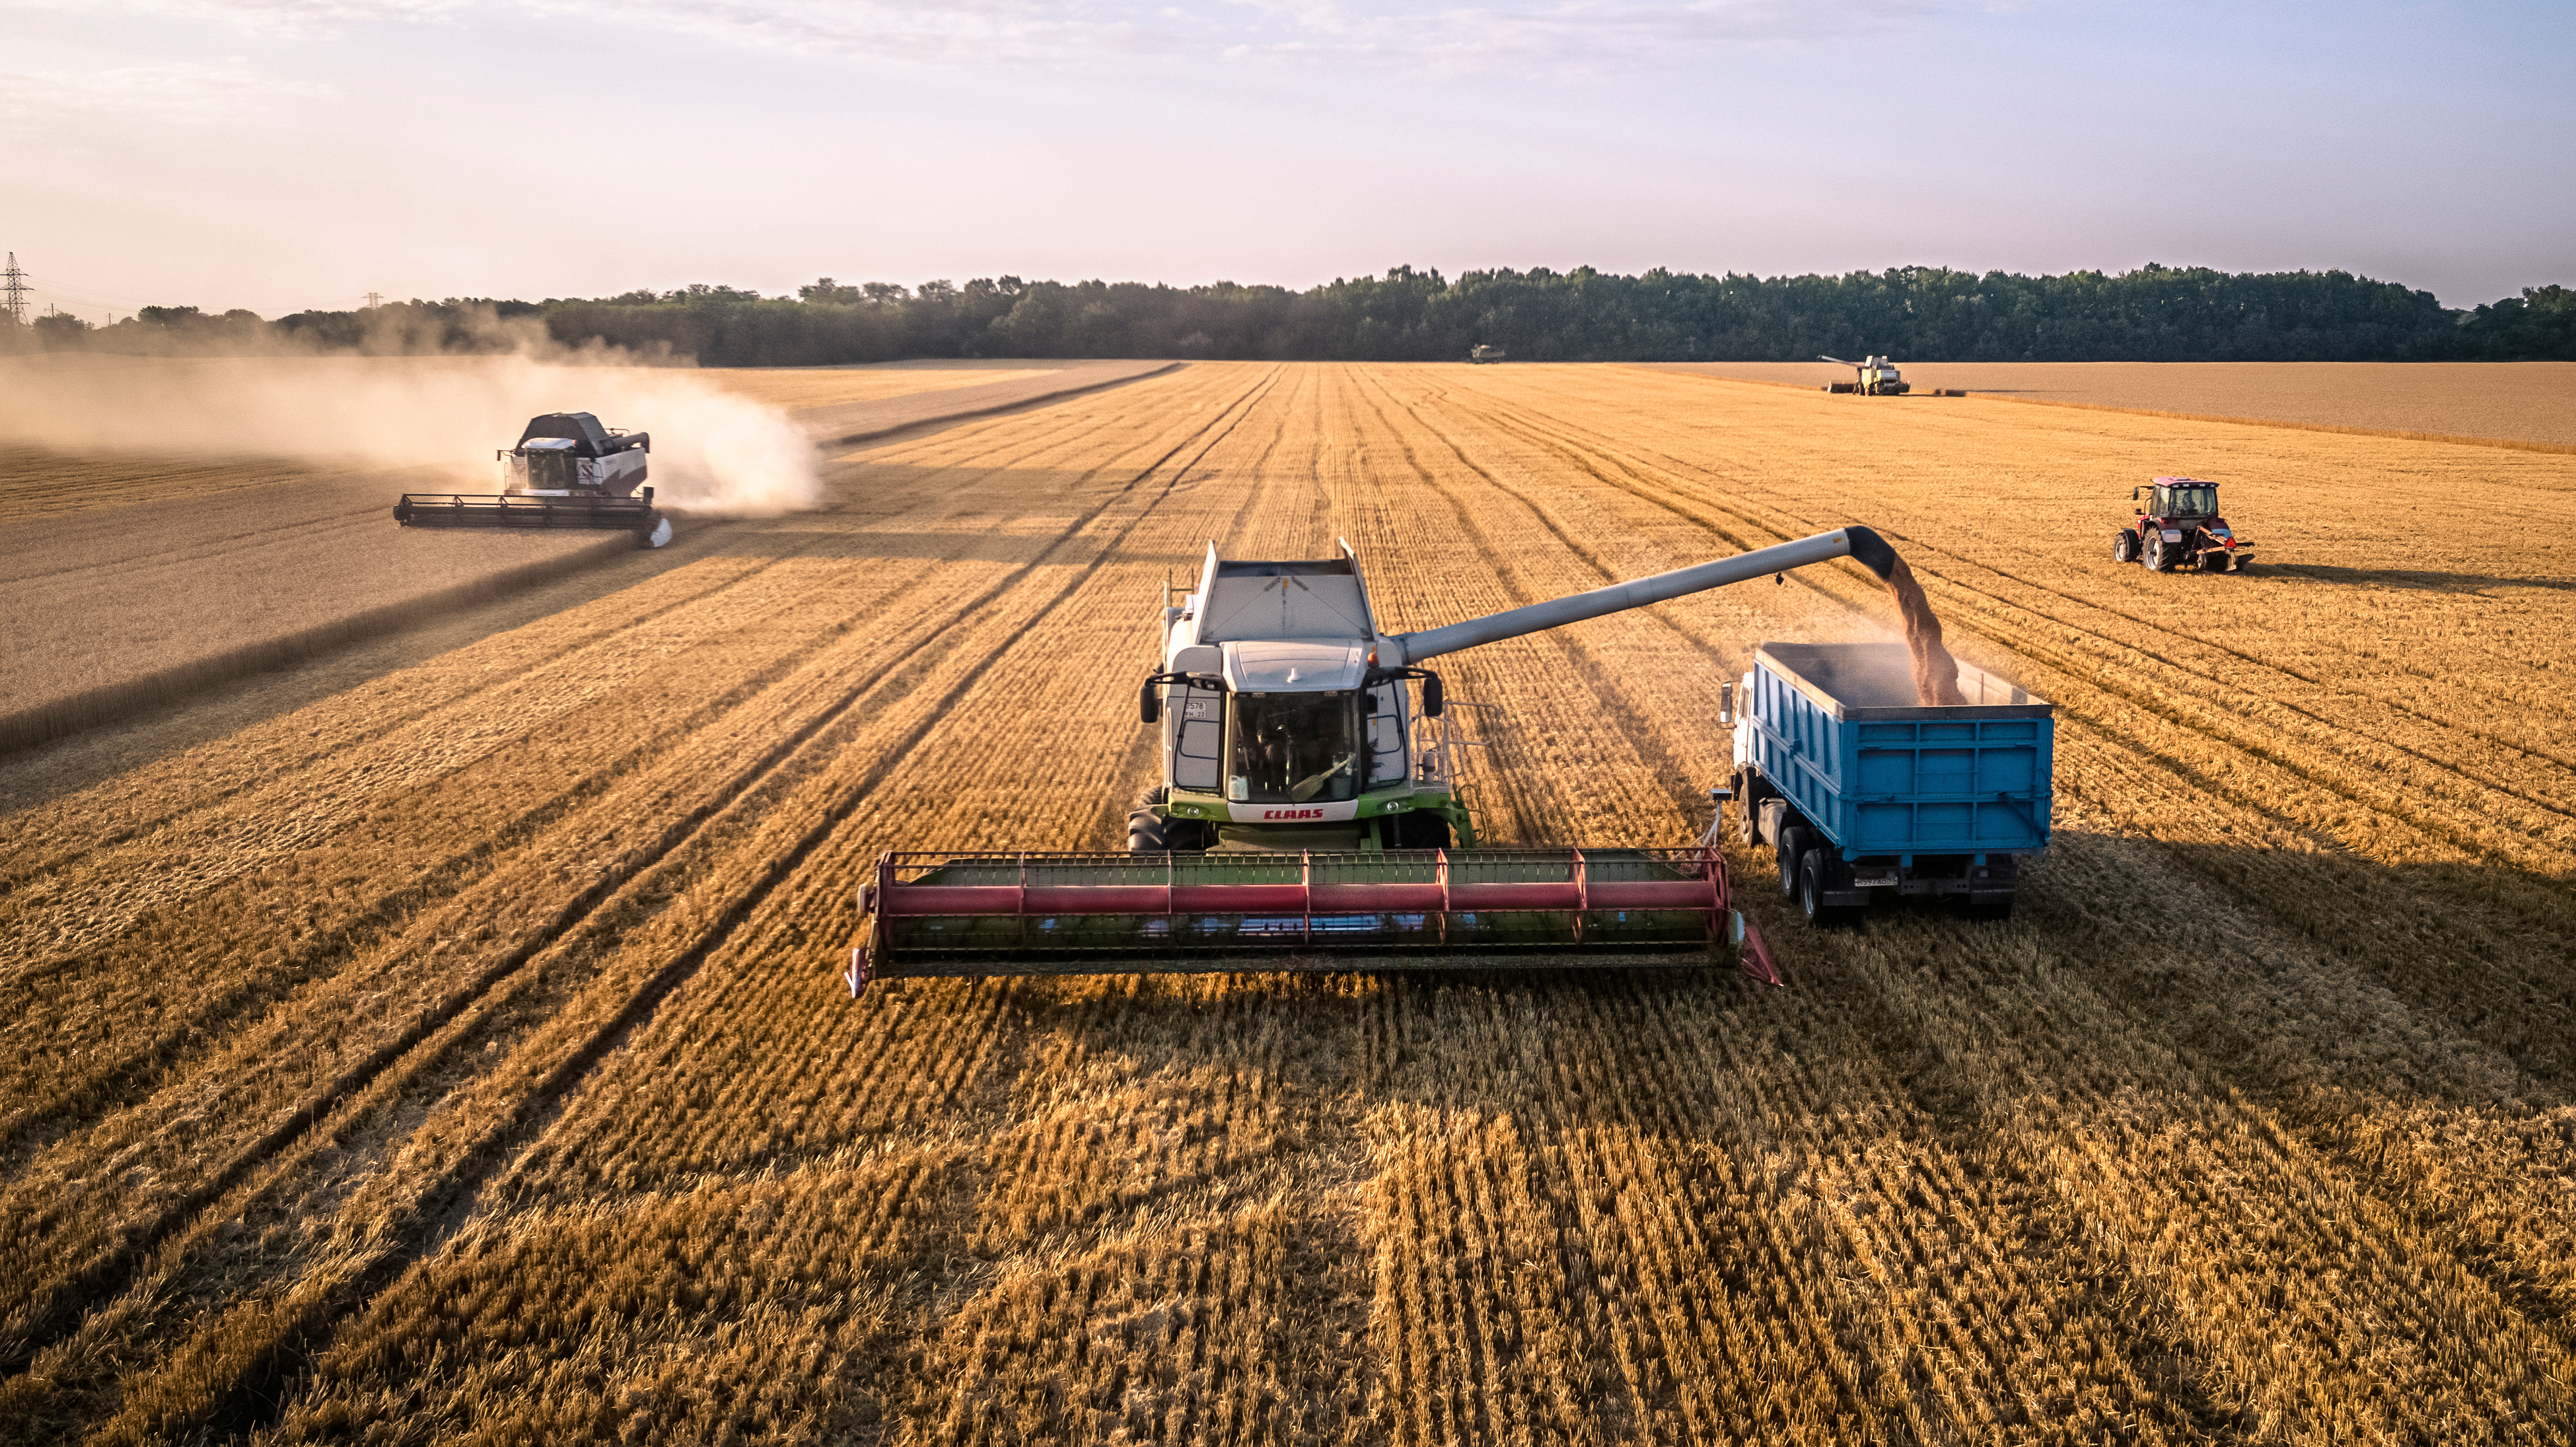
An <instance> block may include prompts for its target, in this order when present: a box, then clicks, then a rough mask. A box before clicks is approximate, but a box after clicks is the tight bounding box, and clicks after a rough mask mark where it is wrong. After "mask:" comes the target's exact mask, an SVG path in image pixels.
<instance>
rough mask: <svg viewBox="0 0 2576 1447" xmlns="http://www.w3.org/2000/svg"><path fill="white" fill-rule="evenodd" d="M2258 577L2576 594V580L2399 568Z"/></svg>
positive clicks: (2299, 567) (2275, 572)
mask: <svg viewBox="0 0 2576 1447" xmlns="http://www.w3.org/2000/svg"><path fill="white" fill-rule="evenodd" d="M2257 567H2258V571H2259V575H2260V576H2262V577H2266V578H2280V579H2285V580H2297V581H2300V582H2309V583H2341V584H2345V585H2347V586H2355V587H2372V588H2406V589H2413V590H2421V591H2426V592H2436V593H2474V592H2479V591H2481V590H2483V589H2487V588H2548V589H2551V590H2553V591H2556V592H2562V593H2564V592H2576V579H2568V578H2501V577H2497V576H2495V575H2494V574H2492V573H2437V572H2426V571H2421V570H2409V569H2403V568H2345V567H2338V566H2336V565H2334V564H2332V563H2260V562H2258V564H2257Z"/></svg>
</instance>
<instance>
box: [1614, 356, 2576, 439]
mask: <svg viewBox="0 0 2576 1447" xmlns="http://www.w3.org/2000/svg"><path fill="white" fill-rule="evenodd" d="M1897 361H1898V362H1899V363H1900V365H1901V366H1902V367H1903V369H1904V372H1905V380H1906V381H1907V382H1908V383H1910V384H1911V385H1912V386H1913V387H1914V388H1915V390H1916V391H1918V392H1929V391H1931V390H1932V389H1934V388H1937V387H1955V388H1960V389H1962V390H1965V391H1967V392H1969V393H1971V394H1972V395H1974V396H1976V397H1978V398H1980V399H1985V400H1993V399H1998V398H2000V399H2006V400H2012V401H2024V402H2043V403H2057V404H2073V405H2076V406H2083V407H2122V408H2135V409H2138V410H2141V411H2148V412H2178V413H2184V414H2188V415H2191V416H2197V417H2251V418H2261V419H2264V420H2267V421H2273V422H2291V423H2298V424H2302V425H2305V426H2311V427H2354V428H2363V429H2367V430H2370V431H2376V432H2421V433H2431V434H2436V435H2440V436H2446V437H2481V438H2492V439H2496V440H2499V441H2515V442H2526V443H2539V444H2542V445H2544V446H2548V447H2556V448H2568V447H2576V362H1909V361H1906V360H1905V359H1904V358H1901V357H1900V358H1898V359H1897ZM1641 365H1644V366H1649V367H1652V368H1654V369H1656V370H1658V371H1668V372H1681V373H1692V372H1696V373H1699V374H1700V375H1702V376H1710V377H1732V378H1736V379H1738V380H1741V381H1754V382H1779V383H1785V384H1788V385H1792V386H1799V387H1820V386H1823V385H1824V384H1825V383H1827V382H1831V381H1849V380H1851V371H1850V369H1849V368H1842V367H1835V366H1833V365H1831V364H1829V363H1825V362H1650V363H1643V364H1641ZM1929 400H1930V399H1928V398H1913V399H1908V400H1907V401H1906V402H1905V403H1902V404H1900V405H1908V406H1910V405H1915V404H1916V403H1918V402H1928V401H1929Z"/></svg>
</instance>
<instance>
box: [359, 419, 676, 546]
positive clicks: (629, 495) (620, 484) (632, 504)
mask: <svg viewBox="0 0 2576 1447" xmlns="http://www.w3.org/2000/svg"><path fill="white" fill-rule="evenodd" d="M652 450H653V439H652V437H651V436H650V434H647V433H642V432H620V431H618V430H616V429H615V428H609V427H602V426H600V425H599V419H598V418H596V417H593V416H592V415H590V414H589V413H587V412H549V413H547V414H546V415H544V416H542V417H533V418H530V419H529V421H528V425H527V427H526V428H525V429H523V430H522V431H521V432H520V433H519V444H518V446H516V447H513V448H509V449H507V450H505V451H501V452H496V453H494V454H493V456H494V458H495V459H497V460H498V461H499V462H500V464H501V490H500V491H499V492H498V493H463V492H407V493H404V494H403V495H402V500H401V501H399V502H397V503H395V504H394V521H395V522H397V523H400V524H401V525H402V526H404V527H407V528H588V529H603V530H615V531H619V532H630V533H633V534H634V535H635V541H636V544H637V546H639V547H647V548H658V547H660V546H662V545H663V544H664V543H667V542H669V541H670V540H671V520H670V519H668V518H666V517H664V516H662V514H661V513H659V512H657V511H655V510H654V507H653V489H651V488H650V487H646V486H645V485H644V476H645V468H646V457H647V454H649V453H650V452H651V451H652Z"/></svg>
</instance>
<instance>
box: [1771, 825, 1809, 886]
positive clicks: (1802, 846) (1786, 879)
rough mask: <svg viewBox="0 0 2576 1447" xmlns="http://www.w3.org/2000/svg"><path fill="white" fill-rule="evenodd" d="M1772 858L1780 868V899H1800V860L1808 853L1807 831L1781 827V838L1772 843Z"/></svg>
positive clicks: (1792, 826)
mask: <svg viewBox="0 0 2576 1447" xmlns="http://www.w3.org/2000/svg"><path fill="white" fill-rule="evenodd" d="M1772 844H1773V847H1772V850H1771V856H1772V858H1773V860H1774V861H1776V862H1777V863H1778V864H1779V866H1780V897H1781V898H1782V899H1796V898H1797V897H1798V860H1799V859H1800V857H1802V856H1803V855H1805V854H1806V852H1807V831H1806V830H1804V829H1801V828H1799V827H1798V826H1796V825H1794V824H1783V825H1781V826H1780V837H1779V838H1778V839H1776V840H1774V841H1772Z"/></svg>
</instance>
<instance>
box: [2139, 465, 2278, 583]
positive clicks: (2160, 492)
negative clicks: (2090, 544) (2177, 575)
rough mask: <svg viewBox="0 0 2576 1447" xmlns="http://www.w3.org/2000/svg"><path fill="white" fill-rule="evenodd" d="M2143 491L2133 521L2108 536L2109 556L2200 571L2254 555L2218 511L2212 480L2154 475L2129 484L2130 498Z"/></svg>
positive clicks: (2162, 568) (2227, 568) (2228, 566)
mask: <svg viewBox="0 0 2576 1447" xmlns="http://www.w3.org/2000/svg"><path fill="white" fill-rule="evenodd" d="M2142 496H2143V498H2144V500H2145V503H2146V505H2145V506H2144V507H2141V508H2137V509H2135V511H2136V513H2137V515H2138V521H2137V523H2136V524H2135V525H2134V526H2131V527H2125V528H2122V529H2120V532H2119V535H2118V536H2116V537H2114V538H2112V539H2111V560H2112V561H2113V562H2116V563H2144V564H2146V565H2147V566H2148V567H2149V568H2152V569H2154V570H2155V571H2156V572H2159V573H2169V572H2172V571H2173V570H2174V568H2175V567H2176V566H2177V565H2179V564H2183V563H2189V564H2191V565H2192V566H2193V567H2196V568H2198V569H2199V570H2200V571H2202V572H2204V573H2233V572H2237V571H2239V570H2241V569H2242V568H2244V566H2245V565H2246V564H2247V563H2250V562H2252V561H2253V560H2254V549H2253V548H2252V547H2251V546H2249V545H2248V544H2247V543H2246V542H2245V540H2244V539H2242V538H2239V537H2238V536H2236V530H2235V529H2233V528H2231V527H2229V526H2228V525H2227V519H2225V518H2223V517H2220V516H2219V515H2218V484H2217V483H2214V482H2202V481H2201V480H2200V479H2198V478H2196V477H2159V478H2157V479H2156V480H2155V481H2153V482H2151V483H2149V484H2147V485H2146V486H2145V487H2133V488H2131V489H2129V500H2130V501H2131V502H2137V501H2139V500H2140V499H2141V497H2142Z"/></svg>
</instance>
